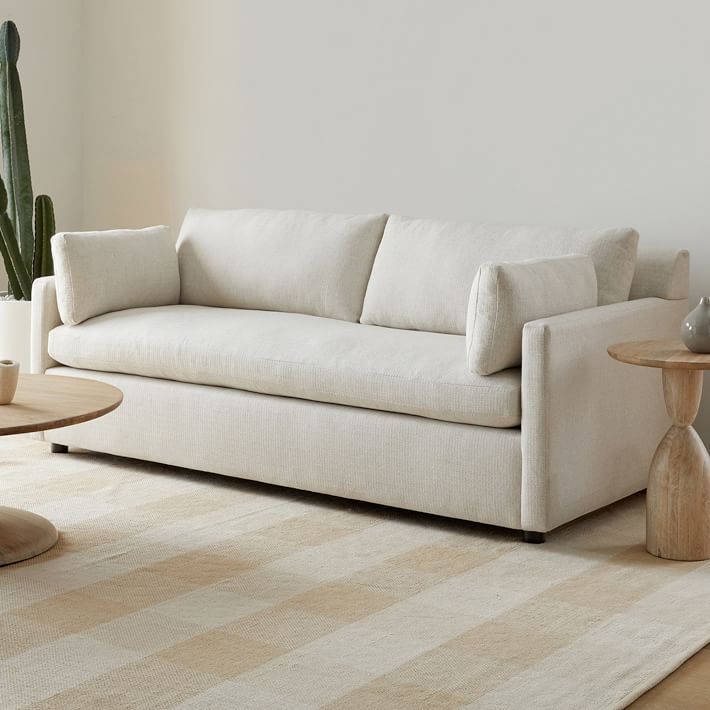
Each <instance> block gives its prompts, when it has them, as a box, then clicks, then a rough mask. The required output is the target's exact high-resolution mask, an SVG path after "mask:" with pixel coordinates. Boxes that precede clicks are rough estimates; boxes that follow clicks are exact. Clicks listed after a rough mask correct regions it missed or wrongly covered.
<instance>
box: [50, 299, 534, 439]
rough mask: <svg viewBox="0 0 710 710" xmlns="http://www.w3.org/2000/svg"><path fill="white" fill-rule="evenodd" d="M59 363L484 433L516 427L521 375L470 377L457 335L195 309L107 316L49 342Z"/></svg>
mask: <svg viewBox="0 0 710 710" xmlns="http://www.w3.org/2000/svg"><path fill="white" fill-rule="evenodd" d="M49 353H50V355H51V356H52V357H53V358H54V359H55V360H57V361H58V362H61V363H63V364H65V365H70V366H72V367H79V368H85V369H90V370H110V371H113V372H125V373H129V374H135V375H145V376H148V377H163V378H166V379H172V380H181V381H183V382H194V383H198V384H206V385H219V386H221V387H235V388H238V389H244V390H250V391H252V392H264V393H267V394H276V395H284V396H287V397H301V398H303V399H311V400H316V401H320V402H335V403H337V404H348V405H353V406H358V407H368V408H371V409H381V410H386V411H395V412H403V413H406V414H416V415H419V416H423V417H430V418H433V419H442V420H444V421H451V422H464V423H467V424H482V425H485V426H495V427H510V426H517V425H518V424H519V423H520V372H519V370H511V371H508V372H504V373H500V374H499V375H495V376H493V377H480V376H478V375H475V374H471V373H470V372H468V371H467V368H466V360H465V339H464V338H463V337H461V336H457V335H442V334H440V333H421V332H413V331H401V330H393V329H388V328H377V327H374V326H365V325H360V324H357V323H348V322H345V321H338V320H333V319H328V318H317V317H314V316H304V315H300V314H295V313H278V312H271V311H243V310H236V309H225V308H206V307H201V306H170V307H165V308H143V309H137V310H132V311H122V312H119V313H111V314H107V315H104V316H101V317H99V318H94V319H92V320H90V321H87V322H86V323H82V324H81V325H80V326H76V327H72V328H69V327H66V326H63V327H60V328H57V329H55V330H53V331H52V332H51V333H50V335H49Z"/></svg>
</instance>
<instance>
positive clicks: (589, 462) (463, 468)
mask: <svg viewBox="0 0 710 710" xmlns="http://www.w3.org/2000/svg"><path fill="white" fill-rule="evenodd" d="M637 240H638V235H637V234H636V233H635V232H634V231H633V230H621V229H614V230H568V229H551V228H539V227H538V228H532V227H497V226H490V225H470V224H459V223H451V222H439V221H434V220H414V219H408V218H404V217H395V216H391V217H389V218H387V217H386V216H384V215H374V216H343V215H321V214H316V213H305V212H291V211H284V212H279V211H268V210H191V211H190V212H189V213H188V215H187V217H186V219H185V222H184V224H183V226H182V230H181V233H180V237H179V239H178V243H177V256H176V249H175V246H174V244H173V242H172V241H171V240H169V239H168V238H167V237H165V235H164V232H163V231H161V230H160V229H153V230H148V231H147V232H145V233H144V232H129V231H126V232H108V233H103V234H102V233H83V234H81V233H77V234H60V235H57V236H55V237H54V239H53V252H54V255H55V263H56V270H57V276H56V277H48V278H43V279H39V280H37V281H36V282H35V284H34V289H33V293H32V370H33V371H34V372H40V373H42V372H47V373H48V374H52V375H54V374H56V375H71V376H76V377H91V378H95V379H99V380H102V381H105V382H110V383H111V384H114V385H116V386H117V387H119V388H120V389H121V390H123V392H124V401H123V404H122V405H121V407H119V408H118V409H117V410H116V411H115V412H113V413H111V414H109V415H107V416H105V417H103V418H101V419H98V420H96V421H93V422H89V423H85V424H80V425H77V426H71V427H66V428H63V429H58V430H54V431H49V432H46V433H45V435H44V437H45V439H47V440H48V441H50V442H52V443H53V445H54V446H53V448H54V449H55V450H66V449H65V448H64V447H68V446H75V447H81V448H85V449H90V450H95V451H101V452H107V453H111V454H118V455H121V456H128V457H134V458H139V459H146V460H151V461H157V462H161V463H165V464H171V465H177V466H183V467H187V468H193V469H200V470H205V471H211V472H215V473H220V474H225V475H229V476H236V477H240V478H248V479H254V480H259V481H264V482H268V483H274V484H279V485H283V486H291V487H295V488H301V489H306V490H310V491H317V492H321V493H327V494H332V495H337V496H344V497H348V498H356V499H360V500H365V501H371V502H374V503H381V504H386V505H391V506H398V507H402V508H408V509H412V510H418V511H424V512H428V513H435V514H438V515H445V516H451V517H456V518H463V519H466V520H470V521H476V522H480V523H488V524H493V525H498V526H503V527H506V528H514V529H518V530H522V531H524V533H525V538H526V539H528V540H529V541H541V540H542V539H543V534H544V533H546V532H548V531H550V530H552V529H554V528H556V527H558V526H560V525H562V524H563V523H566V522H568V521H570V520H572V519H574V518H577V517H579V516H581V515H583V514H585V513H588V512H590V511H592V510H595V509H597V508H599V507H602V506H604V505H607V504H609V503H612V502H613V501H615V500H618V499H620V498H623V497H625V496H628V495H630V494H632V493H634V492H636V491H638V490H641V489H643V488H645V485H646V475H647V471H648V466H649V462H650V459H651V456H652V454H653V451H654V448H655V445H656V443H657V442H658V440H659V438H660V437H661V435H662V433H663V431H664V430H665V428H666V427H667V420H666V415H665V410H664V406H663V401H662V395H661V388H660V382H659V381H657V377H658V375H657V373H654V372H652V371H648V370H647V369H646V368H625V367H622V366H621V365H619V364H618V363H615V362H614V361H613V360H611V358H609V357H608V355H607V353H606V347H607V346H608V345H609V344H610V343H612V342H616V341H621V340H629V339H645V338H655V337H675V336H676V334H677V332H678V328H679V324H680V322H681V319H682V317H683V315H684V314H685V313H686V312H687V288H688V254H687V252H683V251H681V252H653V251H650V252H649V251H644V250H641V251H640V253H639V255H638V258H637V252H636V249H637ZM566 254H580V255H582V257H580V259H581V260H582V261H584V262H585V263H587V262H588V263H590V264H592V267H591V272H592V278H593V279H594V277H596V279H595V280H596V284H595V285H594V288H595V291H594V295H595V297H596V298H595V302H592V303H591V304H590V305H591V307H587V308H583V309H582V310H574V311H572V312H567V313H565V312H560V310H564V308H562V307H561V305H560V303H559V302H558V303H557V305H556V307H555V309H554V310H553V311H552V313H553V315H549V316H548V317H538V318H536V319H534V320H529V318H530V317H531V316H530V314H531V313H532V314H533V315H534V314H535V313H536V312H537V311H535V308H539V307H540V304H538V299H537V297H536V298H533V299H530V298H523V297H521V296H520V293H521V292H519V291H515V289H513V290H510V289H509V291H508V296H509V297H510V299H512V300H509V302H508V303H510V304H512V305H509V306H505V307H504V306H501V305H500V304H501V303H504V301H503V300H502V295H501V293H498V290H499V288H498V286H496V287H495V288H494V289H493V290H492V291H491V289H490V288H488V291H489V301H488V302H486V303H483V302H482V299H483V296H482V295H481V294H478V295H477V297H478V298H479V301H478V302H477V303H473V297H472V288H471V287H472V284H473V282H474V278H475V277H476V276H477V273H478V272H479V268H480V267H481V266H482V264H484V262H491V261H492V262H502V263H503V265H505V264H506V263H508V262H513V261H517V260H521V259H528V258H531V257H560V256H562V255H566ZM585 255H586V256H585ZM489 266H490V265H489ZM552 266H553V267H555V264H554V263H553V264H552ZM571 266H572V267H573V268H576V267H574V265H571ZM496 268H498V267H496ZM525 268H527V267H525ZM531 268H532V267H531ZM535 268H537V267H535ZM555 268H556V267H555ZM524 270H525V269H524ZM493 271H494V272H495V274H499V273H505V270H504V271H503V272H500V271H499V270H498V271H496V270H495V269H494V270H493ZM484 272H485V268H484V269H483V270H481V274H480V278H484V277H486V274H485V273H484ZM490 273H491V271H490V269H489V270H488V277H490ZM496 278H497V277H496ZM511 278H513V277H511ZM515 278H517V277H515ZM477 281H478V279H477ZM496 283H498V282H496ZM531 283H534V282H531ZM542 283H545V282H544V281H543V282H542ZM560 283H562V282H560ZM575 284H576V281H573V282H571V283H568V284H567V285H566V286H565V288H566V289H567V290H568V291H570V299H569V304H572V305H571V306H570V307H574V308H580V307H581V305H580V304H582V303H584V301H577V302H576V301H575V299H574V298H572V293H571V292H574V293H576V292H577V287H576V285H575ZM558 286H559V284H558ZM580 288H581V287H580ZM478 289H479V290H480V285H479V287H478ZM539 290H540V293H541V296H546V294H547V291H548V288H547V285H545V287H544V288H542V289H539ZM557 290H558V291H559V290H560V289H559V287H558V288H557ZM550 291H554V289H553V288H552V287H550ZM511 294H512V295H511ZM597 294H598V295H597ZM470 297H471V299H472V303H473V305H471V303H469V298H470ZM584 297H585V298H589V295H588V294H587V295H586V296H584ZM496 298H497V299H498V300H495V299H496ZM490 299H494V301H493V302H494V304H496V305H495V308H496V309H503V308H505V309H514V308H515V307H516V299H517V300H518V301H521V300H522V301H523V302H524V303H523V304H522V305H523V306H524V307H523V308H522V310H521V311H520V314H519V315H518V317H519V318H521V319H522V320H523V321H525V320H528V322H524V327H523V323H522V322H521V323H520V325H519V330H518V331H515V329H513V330H512V331H510V332H511V333H512V338H511V343H509V346H511V347H512V346H515V347H517V357H518V360H511V362H518V363H520V362H521V366H520V367H509V368H507V369H503V370H501V371H497V372H494V373H493V374H488V375H481V374H478V373H477V372H476V371H472V367H471V366H470V363H467V343H466V332H467V329H468V330H469V333H468V335H469V340H470V339H471V337H474V338H475V337H476V336H472V332H473V330H475V328H473V326H472V325H471V317H472V316H471V309H472V308H478V309H479V310H480V311H481V313H482V314H483V315H481V316H480V319H479V320H478V321H477V325H476V326H475V327H476V328H480V327H481V324H483V325H485V323H486V322H487V321H486V320H485V318H484V316H485V309H486V308H488V316H490V315H491V313H490V308H491V305H490V304H491V302H490ZM543 300H544V298H543ZM558 301H559V298H558ZM482 303H483V305H482ZM562 305H564V304H562ZM533 306H534V307H533ZM531 308H532V310H530V309H531ZM543 308H544V306H543ZM60 313H61V315H60ZM554 313H557V314H556V315H555V314H554ZM494 315H495V322H494V328H495V327H498V328H499V329H500V328H501V327H502V326H501V324H502V323H503V322H504V320H505V319H504V316H505V314H501V313H499V312H498V311H497V310H496V312H495V314H494ZM496 324H497V325H496ZM516 332H517V336H516ZM482 337H483V338H484V340H483V341H482V345H483V346H484V347H487V346H488V345H490V344H491V341H490V339H489V340H486V339H485V337H486V336H485V335H484V336H482ZM479 340H480V337H479ZM480 344H481V343H479V345H480ZM468 352H469V353H470V352H471V343H470V342H469V347H468ZM513 357H515V353H513Z"/></svg>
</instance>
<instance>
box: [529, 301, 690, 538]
mask: <svg viewBox="0 0 710 710" xmlns="http://www.w3.org/2000/svg"><path fill="white" fill-rule="evenodd" d="M687 307H688V304H687V301H685V300H678V301H664V300H661V299H657V298H644V299H640V300H637V301H628V302H626V303H617V304H615V305H609V306H604V307H601V308H590V309H587V310H584V311H578V312H576V313H565V314H563V315H559V316H554V317H552V318H543V319H541V320H537V321H533V322H530V323H527V324H526V325H525V328H524V329H523V368H522V373H523V391H522V396H523V412H524V416H523V421H522V448H523V487H522V514H521V520H522V526H523V528H524V529H525V530H539V531H547V530H551V529H553V528H555V527H557V526H558V525H562V524H563V523H565V522H567V521H569V520H573V519H574V518H577V517H579V516H580V515H584V514H585V513H588V512H590V511H592V510H596V509H597V508H600V507H602V506H604V505H608V504H609V503H612V502H614V501H615V500H618V499H620V498H623V497H625V496H627V495H630V494H631V493H635V492H636V491H639V490H641V489H643V488H645V487H646V482H647V479H648V468H649V464H650V462H651V457H652V456H653V453H654V451H655V449H656V446H657V445H658V442H659V441H660V439H661V436H662V435H663V434H664V432H665V431H666V430H667V429H668V426H669V421H668V416H667V414H666V410H665V406H664V404H663V393H662V387H661V375H660V371H658V370H655V369H652V368H646V367H633V366H630V365H624V364H622V363H619V362H616V361H615V360H612V359H611V358H610V357H609V355H607V352H606V348H607V347H608V346H609V345H611V344H612V343H615V342H620V341H623V340H647V339H651V338H677V337H678V327H679V324H680V322H681V318H682V317H683V315H684V314H685V312H686V311H687Z"/></svg>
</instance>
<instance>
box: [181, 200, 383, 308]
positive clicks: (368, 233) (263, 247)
mask: <svg viewBox="0 0 710 710" xmlns="http://www.w3.org/2000/svg"><path fill="white" fill-rule="evenodd" d="M386 219H387V217H386V216H385V215H358V216H355V215H336V214H319V213H316V212H298V211H292V210H283V211H279V210H205V209H192V210H190V211H189V212H188V213H187V216H186V217H185V221H184V223H183V225H182V230H181V232H180V238H179V240H178V254H179V261H180V277H181V296H180V302H181V303H187V304H194V305H199V306H222V307H227V308H252V309H260V310H267V311H288V312H291V313H305V314H309V315H315V316H324V317H327V318H339V319H341V320H349V321H357V320H359V318H360V313H361V312H362V302H363V298H364V296H365V288H366V287H367V280H368V278H369V276H370V271H371V270H372V262H373V260H374V258H375V252H376V251H377V247H378V245H379V243H380V239H381V238H382V231H383V229H384V225H385V221H386Z"/></svg>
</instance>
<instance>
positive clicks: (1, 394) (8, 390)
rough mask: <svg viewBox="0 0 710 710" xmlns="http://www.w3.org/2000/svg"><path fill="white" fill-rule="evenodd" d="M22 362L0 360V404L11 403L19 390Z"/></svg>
mask: <svg viewBox="0 0 710 710" xmlns="http://www.w3.org/2000/svg"><path fill="white" fill-rule="evenodd" d="M19 375H20V363H19V362H17V360H0V404H10V402H12V399H13V397H14V396H15V391H16V390H17V378H18V377H19Z"/></svg>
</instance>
